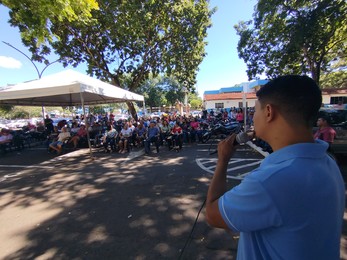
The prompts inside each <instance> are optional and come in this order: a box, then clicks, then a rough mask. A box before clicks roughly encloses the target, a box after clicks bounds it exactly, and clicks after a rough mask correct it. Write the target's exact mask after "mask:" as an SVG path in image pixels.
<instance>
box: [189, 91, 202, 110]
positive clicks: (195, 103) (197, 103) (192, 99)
mask: <svg viewBox="0 0 347 260" xmlns="http://www.w3.org/2000/svg"><path fill="white" fill-rule="evenodd" d="M188 103H189V104H190V105H191V108H192V109H199V108H201V107H202V99H201V98H200V97H199V96H198V95H197V94H196V93H189V95H188Z"/></svg>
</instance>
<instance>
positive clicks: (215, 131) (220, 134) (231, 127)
mask: <svg viewBox="0 0 347 260" xmlns="http://www.w3.org/2000/svg"><path fill="white" fill-rule="evenodd" d="M240 131H241V125H240V124H239V123H238V122H235V121H233V122H229V123H225V124H223V123H217V124H216V125H213V126H212V127H211V128H210V129H207V130H206V131H205V133H204V134H203V135H202V142H203V143H206V142H207V141H208V140H210V138H211V137H212V136H214V137H215V138H220V139H224V138H225V137H227V136H228V135H231V134H233V133H235V134H237V133H239V132H240Z"/></svg>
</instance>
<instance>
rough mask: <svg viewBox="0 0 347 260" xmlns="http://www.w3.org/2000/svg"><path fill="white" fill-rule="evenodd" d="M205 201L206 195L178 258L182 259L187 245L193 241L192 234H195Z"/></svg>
mask: <svg viewBox="0 0 347 260" xmlns="http://www.w3.org/2000/svg"><path fill="white" fill-rule="evenodd" d="M205 203H206V197H205V199H204V202H203V203H202V205H201V207H200V209H199V212H198V214H197V215H196V218H195V221H194V224H193V227H192V230H191V231H190V233H189V236H188V238H187V240H186V242H185V244H184V246H183V248H182V250H181V253H180V255H179V257H178V259H182V256H183V253H184V251H185V249H186V247H187V246H188V244H189V242H190V241H191V238H192V234H193V232H194V229H195V226H196V224H197V222H198V219H199V216H200V213H201V211H202V209H203V208H204V206H205Z"/></svg>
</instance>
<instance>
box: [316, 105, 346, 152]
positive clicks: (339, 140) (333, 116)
mask: <svg viewBox="0 0 347 260" xmlns="http://www.w3.org/2000/svg"><path fill="white" fill-rule="evenodd" d="M322 116H323V117H325V118H328V119H329V121H330V126H331V127H332V128H334V129H335V131H336V139H335V140H334V142H333V144H332V145H331V152H332V153H333V154H334V155H347V110H335V109H331V108H322V109H320V111H319V113H318V117H322ZM316 130H317V126H315V127H314V128H313V131H314V132H315V131H316Z"/></svg>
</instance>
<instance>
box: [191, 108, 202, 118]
mask: <svg viewBox="0 0 347 260" xmlns="http://www.w3.org/2000/svg"><path fill="white" fill-rule="evenodd" d="M191 114H192V116H193V117H198V118H201V111H197V110H196V111H192V112H191Z"/></svg>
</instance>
